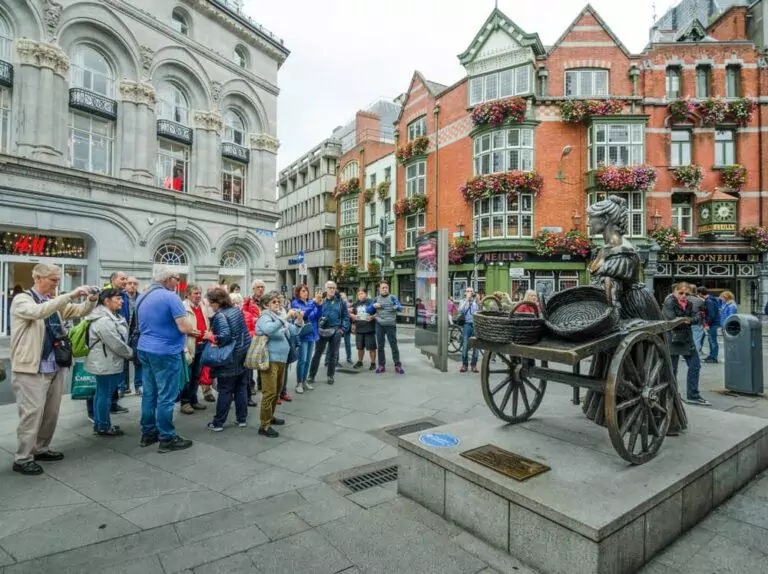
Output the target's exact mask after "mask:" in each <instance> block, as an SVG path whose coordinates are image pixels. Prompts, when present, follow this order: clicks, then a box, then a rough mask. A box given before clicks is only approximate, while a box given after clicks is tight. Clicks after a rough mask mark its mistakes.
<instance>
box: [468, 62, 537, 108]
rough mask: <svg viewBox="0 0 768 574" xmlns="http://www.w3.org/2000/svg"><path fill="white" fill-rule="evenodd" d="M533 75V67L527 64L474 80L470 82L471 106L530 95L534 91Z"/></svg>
mask: <svg viewBox="0 0 768 574" xmlns="http://www.w3.org/2000/svg"><path fill="white" fill-rule="evenodd" d="M532 74H533V66H531V65H530V64H526V65H525V66H518V67H517V68H510V69H508V70H502V71H501V72H494V73H493V74H487V75H485V76H478V77H475V78H472V79H470V80H469V105H470V106H474V105H477V104H481V103H483V102H490V101H492V100H498V99H501V98H509V97H512V96H519V95H524V94H529V93H531V92H532V91H533V90H532V80H531V75H532Z"/></svg>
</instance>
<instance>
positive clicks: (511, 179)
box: [459, 171, 544, 203]
mask: <svg viewBox="0 0 768 574" xmlns="http://www.w3.org/2000/svg"><path fill="white" fill-rule="evenodd" d="M543 187H544V179H543V178H542V177H541V176H540V175H539V174H538V173H536V172H535V171H506V172H503V173H490V174H488V175H479V176H477V177H474V178H472V179H470V180H469V181H468V182H467V183H465V184H464V185H462V186H461V188H459V191H460V192H461V195H462V196H463V197H464V201H466V202H467V203H472V202H473V201H475V200H478V199H483V198H486V197H492V196H494V195H502V194H503V195H508V196H509V195H515V194H518V193H532V194H533V195H539V194H540V193H541V190H542V188H543Z"/></svg>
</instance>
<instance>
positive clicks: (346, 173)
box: [341, 161, 360, 182]
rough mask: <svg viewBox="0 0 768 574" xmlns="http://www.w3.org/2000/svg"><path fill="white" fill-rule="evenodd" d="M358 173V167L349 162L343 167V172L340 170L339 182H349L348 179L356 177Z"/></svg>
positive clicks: (354, 163) (355, 163)
mask: <svg viewBox="0 0 768 574" xmlns="http://www.w3.org/2000/svg"><path fill="white" fill-rule="evenodd" d="M359 173H360V165H359V164H358V163H357V162H356V161H351V162H349V163H348V164H347V165H345V166H344V169H343V170H341V181H342V182H345V181H349V180H350V179H353V178H355V177H358V175H359Z"/></svg>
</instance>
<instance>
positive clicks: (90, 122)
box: [69, 112, 115, 175]
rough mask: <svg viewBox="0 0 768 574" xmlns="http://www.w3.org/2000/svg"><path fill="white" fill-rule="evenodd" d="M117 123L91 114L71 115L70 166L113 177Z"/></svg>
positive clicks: (76, 113)
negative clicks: (113, 150) (113, 149)
mask: <svg viewBox="0 0 768 574" xmlns="http://www.w3.org/2000/svg"><path fill="white" fill-rule="evenodd" d="M114 128H115V123H114V122H112V121H109V120H104V119H102V118H99V117H97V116H93V115H91V114H82V113H79V112H70V114H69V148H70V149H69V158H70V165H71V166H72V167H73V168H75V169H82V170H84V171H90V172H92V173H102V174H105V175H111V173H112V146H113V142H114V137H115V136H114Z"/></svg>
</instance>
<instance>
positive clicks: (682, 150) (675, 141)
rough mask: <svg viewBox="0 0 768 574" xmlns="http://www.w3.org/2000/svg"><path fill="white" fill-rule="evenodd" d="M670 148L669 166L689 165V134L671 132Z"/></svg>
mask: <svg viewBox="0 0 768 574" xmlns="http://www.w3.org/2000/svg"><path fill="white" fill-rule="evenodd" d="M670 146H671V149H670V154H669V165H671V166H672V167H679V166H681V165H691V132H689V131H688V130H672V137H671V140H670Z"/></svg>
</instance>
